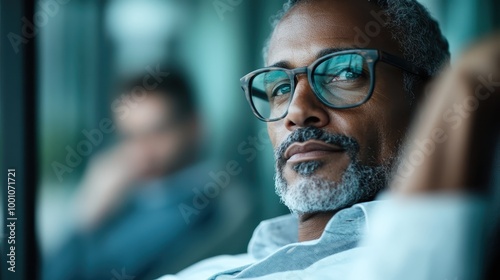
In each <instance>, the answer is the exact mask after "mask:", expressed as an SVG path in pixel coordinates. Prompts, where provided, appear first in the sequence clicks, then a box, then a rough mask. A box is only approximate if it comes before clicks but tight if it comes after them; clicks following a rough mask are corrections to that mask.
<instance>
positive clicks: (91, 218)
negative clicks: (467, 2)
mask: <svg viewBox="0 0 500 280" xmlns="http://www.w3.org/2000/svg"><path fill="white" fill-rule="evenodd" d="M136 179H137V171H136V170H135V168H134V167H133V164H132V163H131V162H130V159H127V157H126V155H125V153H124V151H123V149H122V147H121V146H117V147H114V148H112V149H111V150H108V151H106V152H104V153H102V154H100V155H98V156H96V157H94V158H92V160H91V161H90V163H89V165H88V168H87V170H86V172H85V176H84V180H83V182H82V184H81V185H80V187H79V190H78V194H77V196H76V205H75V206H76V219H77V221H76V223H77V226H78V227H80V228H81V229H83V230H90V229H92V228H94V227H96V226H98V225H99V224H100V222H102V221H103V220H104V219H105V218H106V217H108V216H109V215H110V214H112V213H113V211H114V210H115V209H117V208H118V207H119V206H120V202H121V201H123V200H124V197H125V196H126V195H127V194H128V191H129V190H130V188H131V187H132V186H133V183H134V181H135V180H136Z"/></svg>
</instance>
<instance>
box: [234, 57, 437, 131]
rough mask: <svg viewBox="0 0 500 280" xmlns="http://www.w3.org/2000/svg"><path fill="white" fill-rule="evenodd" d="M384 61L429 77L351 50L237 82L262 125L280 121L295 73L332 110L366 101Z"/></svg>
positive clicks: (390, 60) (400, 62) (417, 71)
mask: <svg viewBox="0 0 500 280" xmlns="http://www.w3.org/2000/svg"><path fill="white" fill-rule="evenodd" d="M378 61H383V62H386V63H388V64H390V65H392V66H395V67H397V68H400V69H402V70H405V71H406V72H409V73H412V74H415V75H418V76H423V77H428V74H427V72H426V71H425V70H424V69H421V68H418V67H416V66H414V65H412V64H410V63H409V62H407V61H405V60H403V59H401V58H399V57H397V56H394V55H391V54H389V53H386V52H383V51H379V50H373V49H353V50H346V51H340V52H335V53H331V54H328V55H325V56H323V57H321V58H319V59H318V60H316V61H314V62H313V63H312V64H311V65H309V66H307V67H300V68H296V69H286V68H280V67H267V68H262V69H259V70H255V71H253V72H251V73H249V74H247V75H245V76H244V77H243V78H241V79H240V82H241V87H242V89H243V91H244V92H245V95H246V98H247V101H248V102H249V103H250V107H251V108H252V111H253V113H254V114H255V116H257V118H259V119H260V120H262V121H265V122H272V121H277V120H280V119H283V118H284V117H285V116H286V115H287V113H288V107H289V106H290V103H291V101H292V99H293V94H294V91H295V85H296V83H297V78H296V77H297V75H298V74H307V79H308V81H309V85H310V86H311V89H312V91H313V92H314V94H315V95H316V97H317V98H318V99H319V100H320V101H321V102H322V103H323V104H325V105H327V106H328V107H330V108H334V109H348V108H354V107H357V106H360V105H362V104H363V103H365V102H366V101H368V100H369V99H370V97H371V95H372V93H373V88H374V86H375V65H376V64H377V62H378Z"/></svg>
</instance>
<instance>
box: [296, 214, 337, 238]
mask: <svg viewBox="0 0 500 280" xmlns="http://www.w3.org/2000/svg"><path fill="white" fill-rule="evenodd" d="M334 214H335V212H320V213H312V214H303V215H300V216H299V242H302V241H309V240H314V239H318V238H320V236H321V234H323V231H324V230H325V226H326V224H327V223H328V221H330V219H331V218H332V217H333V215H334Z"/></svg>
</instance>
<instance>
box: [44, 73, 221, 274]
mask: <svg viewBox="0 0 500 280" xmlns="http://www.w3.org/2000/svg"><path fill="white" fill-rule="evenodd" d="M161 73H162V75H159V76H157V77H153V76H151V75H149V74H146V75H143V76H138V77H137V78H133V79H130V80H127V82H126V83H124V85H123V86H122V88H121V90H120V94H121V95H120V96H118V97H117V98H116V99H115V101H114V103H113V104H112V108H113V113H114V125H115V126H116V128H117V131H118V134H119V135H120V138H121V139H120V141H119V143H117V144H116V145H115V146H113V147H112V148H110V149H108V150H107V151H105V152H103V153H102V154H100V155H98V156H96V157H95V158H93V159H92V161H91V162H90V164H89V167H88V169H87V172H86V175H85V178H84V181H83V183H82V185H81V187H80V189H79V191H78V194H77V197H76V203H75V205H76V208H77V211H76V215H75V216H76V217H75V234H74V235H73V237H72V238H71V239H70V240H69V241H68V242H66V243H65V245H64V246H63V248H62V249H61V250H60V251H59V253H57V254H55V255H54V256H53V257H52V261H49V262H48V263H47V266H46V267H45V269H44V276H45V277H44V279H47V280H57V279H113V278H115V279H124V278H123V277H125V276H127V277H134V279H151V278H153V277H155V276H158V275H161V274H164V273H167V272H170V273H172V272H176V271H177V270H179V269H181V268H182V267H183V266H185V265H187V264H188V263H190V262H193V261H195V260H197V258H200V257H202V256H206V255H204V253H206V252H207V249H206V248H205V247H208V246H209V245H210V241H211V240H210V235H209V234H208V233H207V231H208V230H209V229H211V228H212V227H213V221H214V217H213V216H214V215H213V214H214V211H213V209H214V208H215V207H214V206H215V205H216V203H215V202H211V203H209V204H207V205H204V207H203V209H196V212H193V211H194V210H192V209H193V208H189V207H187V206H186V207H185V208H186V209H188V210H189V209H191V212H189V211H186V210H185V209H184V211H182V209H181V206H182V205H188V206H190V207H192V204H193V197H195V194H197V193H199V192H200V191H201V188H202V187H203V186H204V185H205V184H206V183H207V182H209V179H210V178H209V177H208V175H209V167H210V166H209V165H208V163H207V162H204V161H202V143H203V142H204V141H203V137H202V134H203V133H202V125H201V121H200V118H199V116H198V111H197V107H196V102H195V97H194V94H193V92H192V90H191V88H190V85H189V84H188V82H187V80H186V78H185V77H184V76H182V75H180V74H178V73H175V72H165V71H164V72H161ZM210 168H213V167H210ZM201 233H204V235H203V236H202V234H201ZM196 240H198V241H202V240H203V241H204V242H201V243H203V244H204V246H205V247H203V246H200V245H197V243H196ZM193 246H195V248H193ZM120 277H122V278H120ZM125 279H129V278H125ZM130 279H131V278H130Z"/></svg>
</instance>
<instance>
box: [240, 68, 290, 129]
mask: <svg viewBox="0 0 500 280" xmlns="http://www.w3.org/2000/svg"><path fill="white" fill-rule="evenodd" d="M291 91H292V85H291V81H290V78H289V77H288V75H287V74H286V73H285V72H284V71H281V70H272V71H267V72H263V73H260V74H258V75H256V76H255V77H254V78H253V80H252V82H251V85H250V96H251V98H252V102H253V105H254V107H255V110H256V111H257V113H259V115H260V116H261V117H263V118H266V119H274V118H279V117H281V116H282V115H283V114H285V112H286V108H287V105H288V102H289V97H290V93H291Z"/></svg>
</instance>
